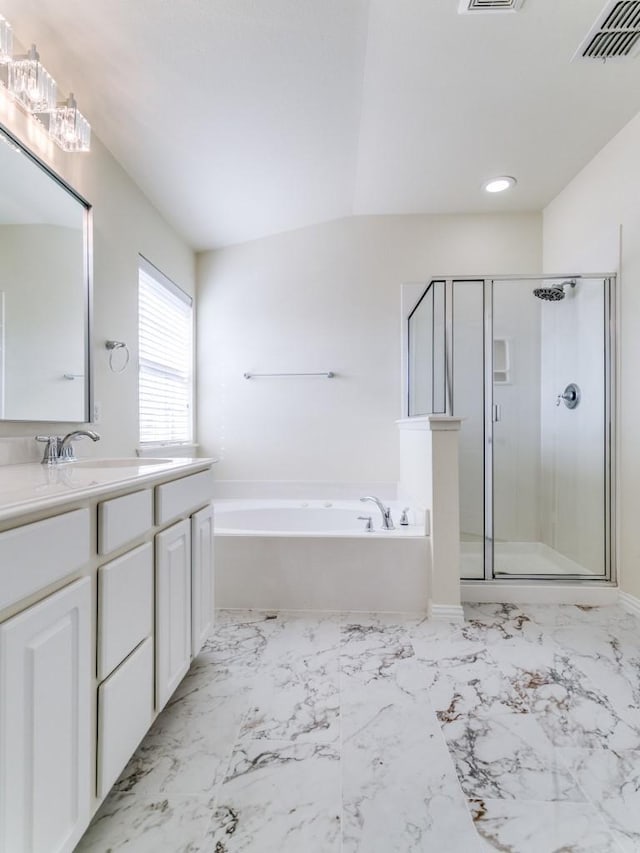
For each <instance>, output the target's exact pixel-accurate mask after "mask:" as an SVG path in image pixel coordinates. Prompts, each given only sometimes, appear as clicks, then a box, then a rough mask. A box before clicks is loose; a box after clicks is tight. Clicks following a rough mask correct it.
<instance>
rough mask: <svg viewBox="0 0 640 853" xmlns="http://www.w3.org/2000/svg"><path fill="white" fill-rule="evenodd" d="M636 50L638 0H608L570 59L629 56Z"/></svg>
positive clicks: (639, 43) (639, 42)
mask: <svg viewBox="0 0 640 853" xmlns="http://www.w3.org/2000/svg"><path fill="white" fill-rule="evenodd" d="M639 51H640V0H610V1H609V2H608V3H607V5H606V6H605V7H604V9H603V10H602V12H601V14H600V15H599V17H598V19H597V21H596V22H595V24H594V25H593V26H592V27H591V29H590V30H589V32H588V33H587V35H586V37H585V38H584V40H583V41H582V43H581V45H580V47H579V48H578V50H577V51H576V53H575V55H574V57H573V58H574V59H600V60H603V61H605V60H610V59H632V58H633V57H634V56H636V55H637V54H638V52H639Z"/></svg>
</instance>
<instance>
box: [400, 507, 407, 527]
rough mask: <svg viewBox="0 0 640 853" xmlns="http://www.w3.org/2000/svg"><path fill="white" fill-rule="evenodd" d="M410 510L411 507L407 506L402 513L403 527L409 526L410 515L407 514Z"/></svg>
mask: <svg viewBox="0 0 640 853" xmlns="http://www.w3.org/2000/svg"><path fill="white" fill-rule="evenodd" d="M408 512H409V507H408V506H406V507H405V508H404V509H403V510H402V515H401V516H400V526H401V527H408V526H409V516H408V515H407V513H408Z"/></svg>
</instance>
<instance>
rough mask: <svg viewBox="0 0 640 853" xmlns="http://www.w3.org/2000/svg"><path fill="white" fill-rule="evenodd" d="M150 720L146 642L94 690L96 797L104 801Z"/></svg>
mask: <svg viewBox="0 0 640 853" xmlns="http://www.w3.org/2000/svg"><path fill="white" fill-rule="evenodd" d="M152 716H153V643H152V641H151V639H147V640H145V641H144V643H142V645H140V646H138V648H137V649H136V650H135V652H133V654H132V655H130V656H129V657H128V658H127V659H126V661H125V662H124V663H123V664H121V665H120V666H119V667H118V669H116V671H115V672H114V673H113V674H112V675H110V676H109V678H107V680H106V681H105V682H103V683H102V684H101V685H100V687H99V688H98V791H97V793H98V797H104V796H105V795H106V794H107V793H108V792H109V789H110V788H111V786H112V785H113V783H114V782H115V781H116V779H117V778H118V776H119V775H120V773H121V772H122V770H123V769H124V768H125V766H126V764H127V762H128V761H129V759H130V758H131V756H132V755H133V753H134V752H135V750H136V747H137V746H138V744H139V743H140V741H141V740H142V738H143V737H144V736H145V734H146V732H147V729H148V728H149V726H150V725H151V718H152Z"/></svg>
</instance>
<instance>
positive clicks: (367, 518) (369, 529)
mask: <svg viewBox="0 0 640 853" xmlns="http://www.w3.org/2000/svg"><path fill="white" fill-rule="evenodd" d="M358 521H366V522H367V523H366V524H365V526H364V529H365V531H366V532H367V533H373V521H372V520H371V516H370V515H359V516H358Z"/></svg>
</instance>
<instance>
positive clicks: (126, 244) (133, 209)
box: [0, 92, 195, 455]
mask: <svg viewBox="0 0 640 853" xmlns="http://www.w3.org/2000/svg"><path fill="white" fill-rule="evenodd" d="M89 118H91V116H89ZM0 122H2V123H3V124H4V125H5V126H6V127H8V128H9V130H11V131H12V132H13V133H14V134H16V135H17V136H18V137H19V138H20V139H22V140H23V141H24V143H25V144H26V145H27V146H28V147H30V148H31V150H33V151H34V152H35V153H36V154H38V156H40V157H41V159H44V160H45V161H46V162H47V163H48V164H49V165H50V166H51V167H52V168H53V169H54V170H55V171H57V172H58V173H59V174H60V175H61V176H62V177H63V178H64V179H65V180H67V182H68V183H70V184H71V185H72V186H73V187H74V188H75V189H76V190H77V191H78V192H79V193H80V194H81V195H82V196H84V197H85V198H86V199H87V200H88V201H89V202H90V203H91V204H92V205H93V225H94V227H93V257H94V263H93V271H94V322H93V331H94V346H93V353H92V354H93V357H94V379H95V399H96V400H97V401H99V402H100V403H101V404H102V412H103V418H102V422H101V423H100V425H99V426H98V427H97V429H98V431H99V432H100V433H101V435H102V443H101V445H100V451H99V452H100V454H101V455H121V454H127V455H130V454H131V453H132V452H133V450H134V448H135V446H136V444H137V441H138V414H137V407H138V399H137V398H138V377H137V370H136V364H137V338H138V331H137V300H138V291H137V288H138V253H139V252H140V253H142V254H143V255H145V256H146V257H147V258H148V259H149V260H150V261H152V262H153V263H154V264H155V265H156V266H157V267H159V268H160V269H161V270H162V271H163V272H164V273H165V274H166V275H168V276H169V277H170V278H172V279H173V280H174V281H175V282H176V283H178V284H179V285H180V286H181V287H182V288H183V289H184V290H186V291H187V292H189V293H194V291H195V260H194V255H193V252H192V250H191V249H190V247H189V246H188V245H187V244H186V242H185V241H184V240H183V239H182V238H181V237H180V236H179V235H177V234H176V233H175V231H173V229H172V228H170V227H169V225H167V223H166V222H165V221H164V220H163V219H162V217H161V216H160V214H159V213H158V212H157V211H156V210H155V209H154V208H153V207H152V206H151V204H150V203H149V202H148V201H147V199H146V198H145V197H144V196H143V194H142V192H141V191H140V190H139V189H138V188H137V187H136V185H135V184H134V183H133V181H132V180H131V179H130V178H129V177H128V175H127V174H126V173H125V172H124V170H123V169H122V168H121V167H120V165H119V164H118V163H117V162H116V161H115V160H114V159H113V157H112V156H111V154H110V153H109V152H108V151H107V150H106V149H105V148H104V146H103V145H102V144H101V143H100V141H99V140H98V139H97V138H96V137H95V135H94V137H93V139H92V148H91V152H90V153H89V154H65V153H63V152H61V151H60V150H59V149H57V148H55V147H54V146H53V145H52V144H51V143H50V142H49V141H48V140H46V138H45V137H44V135H43V134H42V133H41V132H40V131H39V130H38V128H37V125H36V123H35V122H33V121H32V120H30V119H29V118H28V117H27V116H26V115H25V114H24V113H22V112H21V111H20V110H19V109H18V108H17V107H16V106H15V105H14V104H12V103H11V102H9V101H7V100H6V97H5V96H3V95H2V93H1V92H0ZM176 156H179V155H176ZM109 338H114V339H117V340H123V341H126V342H127V343H128V345H129V347H130V349H131V356H132V357H131V364H130V367H129V369H128V370H127V371H126V372H125V373H123V374H119V375H117V374H114V373H111V372H110V371H109V369H108V361H107V352H106V350H105V347H104V343H105V340H107V339H109ZM71 428H72V426H71V425H70V424H55V423H53V424H46V425H45V424H42V423H31V422H23V423H0V437H3V436H16V435H24V436H29V435H35V434H36V433H37V432H43V431H45V430H47V431H50V432H67V431H68V430H70V429H71ZM95 452H98V451H97V448H96V451H95Z"/></svg>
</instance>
